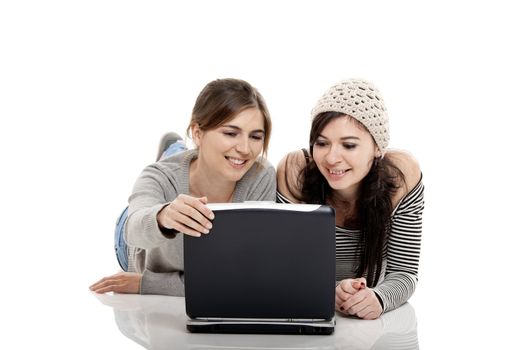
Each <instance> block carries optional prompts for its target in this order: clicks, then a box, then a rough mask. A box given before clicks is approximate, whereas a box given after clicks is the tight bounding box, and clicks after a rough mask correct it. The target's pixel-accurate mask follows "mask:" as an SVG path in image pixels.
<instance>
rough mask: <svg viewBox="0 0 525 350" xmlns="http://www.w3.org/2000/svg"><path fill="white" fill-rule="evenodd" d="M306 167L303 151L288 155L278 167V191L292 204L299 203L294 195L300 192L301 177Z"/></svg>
mask: <svg viewBox="0 0 525 350" xmlns="http://www.w3.org/2000/svg"><path fill="white" fill-rule="evenodd" d="M305 166H306V158H305V154H304V152H303V151H302V150H298V151H294V152H290V153H288V154H287V155H286V156H284V157H283V159H281V161H280V162H279V165H277V191H278V192H279V193H280V194H281V195H283V196H285V197H286V198H288V199H289V200H290V201H292V202H299V200H298V199H297V198H296V197H297V196H296V195H294V193H299V192H300V190H301V189H300V184H299V175H300V173H301V170H302V169H303V168H304V167H305Z"/></svg>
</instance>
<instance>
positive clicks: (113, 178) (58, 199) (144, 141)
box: [0, 0, 525, 349]
mask: <svg viewBox="0 0 525 350" xmlns="http://www.w3.org/2000/svg"><path fill="white" fill-rule="evenodd" d="M188 3H189V2H175V1H173V2H172V1H150V2H139V1H109V0H106V1H34V2H28V1H4V2H2V3H1V4H0V50H1V51H0V118H1V119H0V120H1V127H0V152H1V153H0V159H1V162H2V166H1V170H0V176H1V181H0V186H1V188H0V190H1V192H0V193H1V194H0V196H1V197H0V198H1V202H0V203H1V235H2V240H1V242H3V249H2V252H1V253H0V259H1V265H0V266H1V269H2V282H1V283H2V287H1V299H0V303H1V304H0V305H1V309H0V319H1V321H2V325H3V326H2V328H3V330H2V332H1V333H2V334H3V336H2V339H1V340H0V343H1V344H7V343H9V344H11V346H12V347H13V348H27V347H29V346H31V345H38V344H50V345H53V344H54V345H55V346H57V347H65V346H71V345H74V346H75V347H77V348H94V347H96V346H98V347H101V348H109V347H119V346H121V345H122V344H124V346H126V347H133V346H134V343H131V341H129V340H127V339H125V338H124V336H122V335H121V334H120V333H119V332H118V330H117V328H116V325H115V323H114V321H113V319H112V311H111V309H110V308H106V309H103V310H101V308H102V306H101V305H100V303H99V302H98V301H97V300H96V299H95V298H94V297H93V296H92V295H91V294H90V292H89V291H88V286H89V285H90V284H91V283H92V282H94V281H95V280H97V279H98V278H100V277H102V276H104V275H107V274H109V273H114V272H116V271H117V270H118V265H117V263H116V260H115V257H114V252H113V247H112V244H113V228H114V223H115V220H116V218H117V215H118V214H119V212H120V211H121V210H122V208H123V207H124V206H125V205H126V199H127V196H128V195H129V193H130V191H131V187H132V185H133V183H134V181H135V179H136V177H137V175H138V174H139V173H140V171H141V169H142V168H143V167H144V166H145V165H147V164H149V163H150V162H152V161H154V158H155V155H156V152H157V143H158V139H159V137H160V136H161V135H162V134H163V133H164V132H166V131H169V130H174V131H177V132H179V133H183V132H184V131H185V129H186V126H187V123H188V121H189V118H190V113H191V109H192V106H193V103H194V101H195V98H196V96H197V94H198V93H199V91H200V90H201V88H202V87H203V86H204V85H205V84H206V83H207V82H209V81H210V80H213V79H216V78H224V77H235V78H242V79H245V80H247V81H249V82H250V83H252V84H253V85H254V86H256V87H257V88H258V89H259V90H260V91H261V93H262V94H263V96H264V97H265V98H266V101H267V104H268V106H269V109H270V112H271V114H272V119H273V125H274V132H273V135H272V139H271V145H270V151H269V159H270V161H271V162H273V163H274V164H276V163H277V162H278V161H279V159H280V158H281V157H282V156H283V155H284V154H285V153H286V152H288V151H291V150H295V149H298V148H301V147H305V146H307V139H308V130H309V121H310V119H309V112H310V110H311V108H312V107H313V105H314V104H315V101H316V99H317V98H318V97H319V96H320V95H321V94H322V93H323V92H324V90H325V89H326V88H328V87H329V86H330V85H332V84H333V83H335V82H337V81H339V80H341V79H344V78H349V77H361V78H366V79H368V80H370V81H372V82H374V83H375V84H376V85H377V86H378V87H379V88H380V90H381V91H382V93H383V97H384V99H385V102H386V105H387V108H388V110H389V115H390V121H391V135H392V136H391V146H392V147H394V148H401V149H406V150H408V151H410V152H411V153H412V154H413V155H414V156H415V157H416V158H417V159H418V160H419V161H420V164H421V168H422V170H423V173H424V182H425V185H426V209H425V213H424V235H423V249H422V258H421V266H420V282H419V286H418V290H417V291H416V294H415V295H414V297H413V298H412V299H411V303H412V305H413V306H414V308H415V310H416V314H417V317H418V334H419V341H420V346H421V348H422V349H433V348H436V349H437V348H444V347H446V348H493V347H496V346H498V347H501V348H507V347H510V346H511V344H513V347H519V346H518V345H517V343H520V344H523V340H522V337H521V336H520V334H519V332H521V331H522V327H519V326H518V319H520V318H521V317H522V313H523V311H524V310H523V301H522V300H523V297H522V295H521V294H522V292H523V290H524V282H523V280H524V279H523V277H522V276H523V267H524V263H523V258H522V256H523V252H522V246H521V244H522V243H523V238H522V236H523V233H524V229H523V222H522V221H523V220H522V217H523V213H522V210H523V207H524V206H523V198H524V195H525V193H524V191H523V187H522V181H521V180H519V179H520V178H522V176H520V175H521V174H520V171H519V169H521V168H522V167H521V166H520V165H521V164H520V163H521V162H522V161H521V160H520V159H522V157H523V156H522V150H523V144H522V141H521V140H522V139H523V136H522V135H523V133H524V129H523V123H522V119H523V118H524V103H523V100H524V98H523V95H524V93H525V91H524V81H525V80H524V79H525V68H524V64H523V62H525V54H524V53H523V33H524V32H525V24H523V22H524V21H523V11H522V10H520V9H519V8H518V7H517V5H513V2H507V1H498V2H496V1H494V2H484V1H476V2H474V1H472V2H470V1H454V2H447V1H445V2H444V1H440V2H433V3H429V2H426V3H424V4H423V2H422V1H384V2H374V1H366V2H365V1H355V2H354V1H319V2H307V1H288V2H285V1H281V2H280V3H275V4H274V3H272V2H268V1H265V2H262V1H261V2H252V1H225V0H222V1H193V2H191V5H190V4H188ZM95 324H97V325H98V326H97V331H96V332H94V333H93V334H90V333H89V329H90V328H92V327H93V325H95ZM101 324H102V326H100V325H101ZM101 329H103V330H104V331H101ZM104 332H105V333H104ZM102 339H104V343H101V342H102ZM2 347H4V346H2Z"/></svg>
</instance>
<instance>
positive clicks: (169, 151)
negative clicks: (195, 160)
mask: <svg viewBox="0 0 525 350" xmlns="http://www.w3.org/2000/svg"><path fill="white" fill-rule="evenodd" d="M187 149H188V148H187V147H186V144H185V143H184V141H183V140H179V141H177V142H174V143H172V144H171V145H169V146H168V148H166V150H165V151H164V153H162V156H161V157H160V160H162V159H164V158H168V157H170V156H172V155H174V154H176V153H179V152H182V151H185V150H187Z"/></svg>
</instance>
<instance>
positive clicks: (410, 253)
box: [277, 180, 424, 312]
mask: <svg viewBox="0 0 525 350" xmlns="http://www.w3.org/2000/svg"><path fill="white" fill-rule="evenodd" d="M423 192H424V186H423V183H422V181H421V180H420V181H419V183H418V184H417V185H416V187H414V188H413V189H412V190H411V191H410V193H408V194H407V195H406V196H405V197H404V198H403V199H402V200H401V202H400V203H399V204H398V206H397V207H396V208H395V209H394V212H393V214H392V227H391V230H390V232H389V236H388V239H387V243H386V246H385V250H384V257H385V258H384V259H383V266H382V269H381V277H380V280H379V283H378V284H377V286H376V287H374V291H375V292H376V294H377V295H378V296H379V298H381V301H382V302H383V309H384V312H386V311H390V310H393V309H395V308H397V307H399V306H400V305H402V304H403V303H405V302H406V301H407V300H408V299H409V298H410V297H411V296H412V294H413V293H414V291H415V289H416V284H417V279H418V277H417V274H418V267H419V254H420V250H421V232H422V216H423V208H424V199H423ZM277 201H278V202H280V203H290V200H288V198H286V197H284V196H283V195H282V194H281V193H279V192H277ZM360 235H361V232H360V231H359V230H348V229H345V228H343V227H338V226H336V278H337V280H338V281H340V280H343V279H345V278H357V277H361V276H357V268H358V264H359V258H360V254H361V253H360V250H359V238H360ZM363 277H366V276H363Z"/></svg>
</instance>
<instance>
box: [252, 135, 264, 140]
mask: <svg viewBox="0 0 525 350" xmlns="http://www.w3.org/2000/svg"><path fill="white" fill-rule="evenodd" d="M250 137H251V138H252V139H254V140H257V141H261V140H264V135H262V134H253V135H251V136H250Z"/></svg>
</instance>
